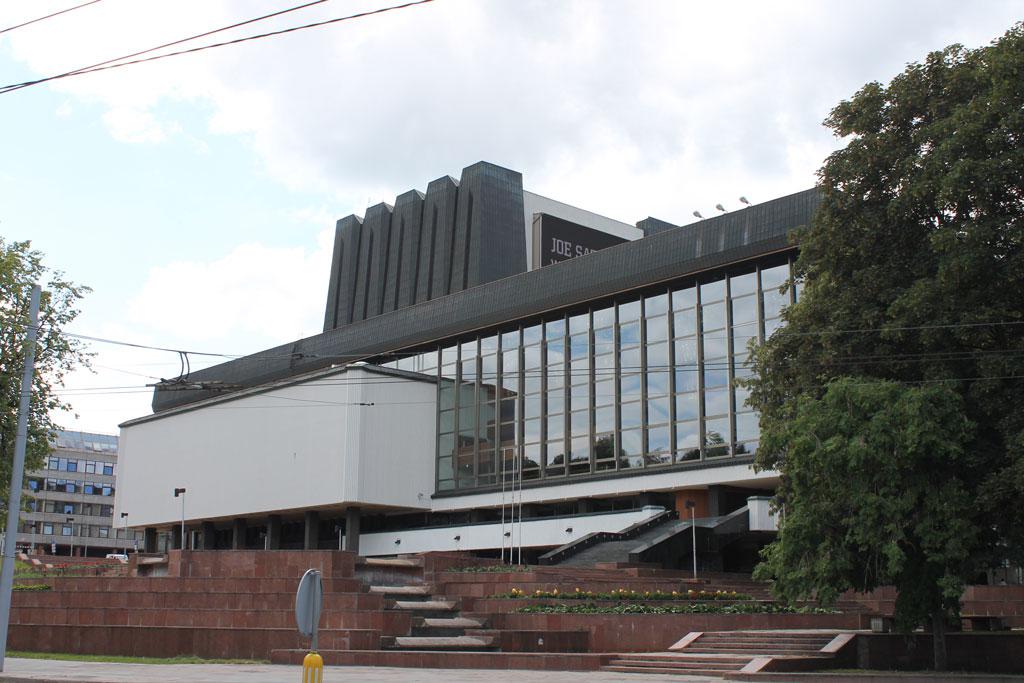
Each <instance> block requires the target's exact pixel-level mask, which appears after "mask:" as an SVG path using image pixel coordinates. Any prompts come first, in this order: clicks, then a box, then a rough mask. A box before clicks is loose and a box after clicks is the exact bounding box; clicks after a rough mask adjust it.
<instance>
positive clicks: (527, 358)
mask: <svg viewBox="0 0 1024 683" xmlns="http://www.w3.org/2000/svg"><path fill="white" fill-rule="evenodd" d="M540 366H541V362H540V347H539V346H527V347H525V348H524V349H523V367H524V368H525V369H526V370H537V369H539V368H540Z"/></svg>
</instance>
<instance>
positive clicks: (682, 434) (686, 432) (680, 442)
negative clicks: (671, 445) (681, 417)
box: [676, 422, 700, 461]
mask: <svg viewBox="0 0 1024 683" xmlns="http://www.w3.org/2000/svg"><path fill="white" fill-rule="evenodd" d="M698 459H700V424H699V423H698V422H679V423H677V424H676V460H678V461H686V460H698Z"/></svg>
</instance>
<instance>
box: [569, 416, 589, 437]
mask: <svg viewBox="0 0 1024 683" xmlns="http://www.w3.org/2000/svg"><path fill="white" fill-rule="evenodd" d="M570 415H571V417H570V427H569V429H570V431H571V434H572V435H573V436H586V435H587V434H588V433H589V432H590V411H589V410H574V411H573V412H572V413H571V414H570Z"/></svg>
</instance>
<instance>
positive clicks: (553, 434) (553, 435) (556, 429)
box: [548, 414, 565, 440]
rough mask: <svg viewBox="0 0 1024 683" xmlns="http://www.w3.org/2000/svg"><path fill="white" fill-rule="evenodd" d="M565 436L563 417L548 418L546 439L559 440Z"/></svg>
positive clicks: (551, 416) (550, 416) (553, 416)
mask: <svg viewBox="0 0 1024 683" xmlns="http://www.w3.org/2000/svg"><path fill="white" fill-rule="evenodd" d="M563 436H565V415H561V414H559V415H549V416H548V439H551V440H554V439H561V438H562V437H563Z"/></svg>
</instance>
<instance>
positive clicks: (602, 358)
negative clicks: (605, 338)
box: [594, 353, 615, 379]
mask: <svg viewBox="0 0 1024 683" xmlns="http://www.w3.org/2000/svg"><path fill="white" fill-rule="evenodd" d="M594 375H595V376H596V378H597V379H601V378H602V377H614V376H615V354H614V353H602V354H601V355H599V356H594Z"/></svg>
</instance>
